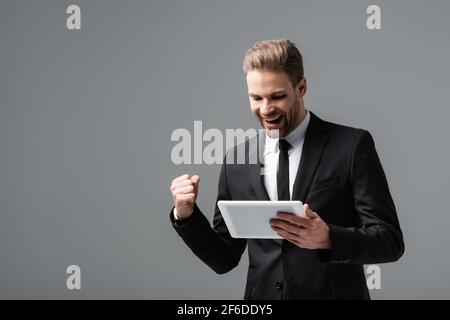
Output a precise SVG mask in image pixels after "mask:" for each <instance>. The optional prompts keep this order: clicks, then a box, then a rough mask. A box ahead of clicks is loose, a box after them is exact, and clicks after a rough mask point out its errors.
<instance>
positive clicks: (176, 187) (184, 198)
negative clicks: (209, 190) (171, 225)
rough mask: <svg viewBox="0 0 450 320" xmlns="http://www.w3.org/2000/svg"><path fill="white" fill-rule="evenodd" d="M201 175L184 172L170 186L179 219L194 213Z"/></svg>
mask: <svg viewBox="0 0 450 320" xmlns="http://www.w3.org/2000/svg"><path fill="white" fill-rule="evenodd" d="M199 184H200V177H199V176H197V175H195V176H192V177H191V176H189V175H187V174H184V175H182V176H179V177H178V178H175V179H173V181H172V184H171V186H170V191H171V192H172V199H173V204H174V205H175V215H176V217H177V218H178V219H186V218H188V217H190V216H191V215H192V212H193V210H194V204H195V200H196V199H197V193H198V186H199Z"/></svg>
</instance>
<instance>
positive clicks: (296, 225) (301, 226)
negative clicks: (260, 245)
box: [270, 204, 331, 249]
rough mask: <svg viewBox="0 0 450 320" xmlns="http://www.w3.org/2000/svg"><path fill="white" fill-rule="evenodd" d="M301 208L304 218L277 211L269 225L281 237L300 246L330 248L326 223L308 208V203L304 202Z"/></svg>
mask: <svg viewBox="0 0 450 320" xmlns="http://www.w3.org/2000/svg"><path fill="white" fill-rule="evenodd" d="M303 209H304V211H305V214H306V218H305V217H300V216H297V215H294V214H292V213H285V212H278V213H277V217H276V218H273V219H271V220H270V226H271V227H272V229H273V230H275V231H276V232H277V233H278V234H279V235H280V236H281V237H283V238H284V239H286V240H288V241H290V242H292V243H293V244H295V245H296V246H298V247H300V248H305V249H330V248H331V243H330V232H329V230H330V229H329V228H328V225H327V224H326V223H325V222H324V221H323V220H322V219H321V218H320V217H319V215H318V214H317V213H316V212H314V211H312V210H311V209H310V208H309V205H308V204H305V205H304V206H303Z"/></svg>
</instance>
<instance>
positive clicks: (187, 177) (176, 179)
mask: <svg viewBox="0 0 450 320" xmlns="http://www.w3.org/2000/svg"><path fill="white" fill-rule="evenodd" d="M189 177H190V175H188V174H183V175H182V176H179V177H177V178H175V179H173V181H172V183H173V184H175V183H177V182H179V181H182V180H186V179H189Z"/></svg>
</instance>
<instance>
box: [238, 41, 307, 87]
mask: <svg viewBox="0 0 450 320" xmlns="http://www.w3.org/2000/svg"><path fill="white" fill-rule="evenodd" d="M243 70H244V73H245V75H247V73H248V72H249V71H252V70H263V71H283V72H285V73H286V75H287V76H288V77H289V79H290V80H291V82H292V85H293V86H294V87H295V86H296V85H297V84H298V83H299V82H300V80H302V79H303V58H302V55H301V53H300V51H299V50H298V49H297V47H296V46H295V44H294V43H292V42H291V41H289V40H287V39H279V40H264V41H260V42H257V43H255V45H254V46H253V47H252V48H250V49H248V51H247V52H246V53H245V58H244V65H243Z"/></svg>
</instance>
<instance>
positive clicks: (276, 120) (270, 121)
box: [264, 113, 283, 126]
mask: <svg viewBox="0 0 450 320" xmlns="http://www.w3.org/2000/svg"><path fill="white" fill-rule="evenodd" d="M282 119H283V114H282V113H279V114H277V115H275V116H273V117H270V118H265V119H264V121H265V122H266V123H267V124H268V125H270V126H274V125H277V124H279V123H280V122H281V120H282Z"/></svg>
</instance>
